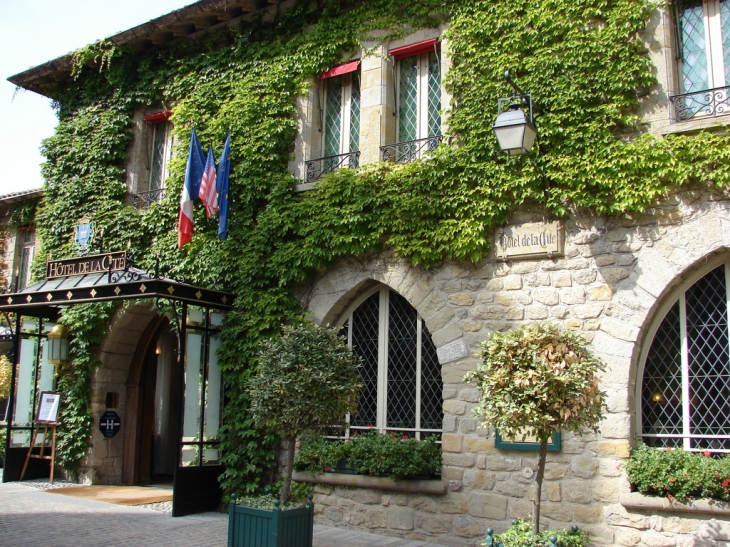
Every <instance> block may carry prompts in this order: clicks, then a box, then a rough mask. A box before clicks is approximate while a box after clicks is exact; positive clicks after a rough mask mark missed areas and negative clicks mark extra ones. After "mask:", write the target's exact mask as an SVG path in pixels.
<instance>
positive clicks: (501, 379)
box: [464, 323, 605, 534]
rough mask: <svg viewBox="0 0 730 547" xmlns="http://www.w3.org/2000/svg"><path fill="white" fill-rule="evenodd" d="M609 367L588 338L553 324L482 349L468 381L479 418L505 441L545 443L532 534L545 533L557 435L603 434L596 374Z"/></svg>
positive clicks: (501, 337) (493, 338) (499, 337)
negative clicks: (546, 484)
mask: <svg viewBox="0 0 730 547" xmlns="http://www.w3.org/2000/svg"><path fill="white" fill-rule="evenodd" d="M603 369H604V364H603V363H602V361H601V360H600V359H598V358H597V357H595V356H594V355H593V354H592V353H591V352H590V351H589V350H588V348H587V344H586V341H585V339H584V338H582V337H581V336H579V335H577V334H575V333H573V332H571V331H569V330H564V329H560V328H559V327H558V326H556V325H553V324H551V323H534V324H530V325H526V326H522V327H519V328H515V329H512V330H510V331H507V332H505V333H500V332H493V333H492V334H491V335H490V337H489V338H488V339H487V340H486V341H485V342H484V343H483V344H482V363H481V364H480V365H479V366H478V367H477V368H476V369H475V370H473V371H471V372H469V373H467V375H466V376H465V378H464V379H465V380H466V381H467V382H473V383H475V384H476V386H477V389H478V390H479V391H480V392H481V395H482V400H481V401H480V403H479V405H478V406H477V407H476V408H475V409H474V414H475V415H476V416H478V417H481V418H483V419H484V423H483V424H482V427H488V426H489V425H493V426H494V427H495V428H496V429H497V430H498V431H499V432H500V434H501V435H503V436H507V437H512V438H518V437H519V436H521V435H524V434H525V433H526V432H528V431H529V432H530V433H531V434H532V435H534V436H535V437H536V438H537V440H538V442H539V443H540V452H539V455H538V460H537V474H536V476H535V499H534V509H533V514H532V532H533V534H538V533H539V532H540V495H541V492H542V480H543V476H544V473H545V460H546V456H547V447H548V441H549V440H550V438H551V436H552V434H553V432H554V431H571V432H574V433H578V434H580V433H582V432H583V431H584V430H586V429H591V430H593V431H598V423H599V422H600V420H601V419H602V418H603V410H604V403H603V399H604V397H605V394H604V393H603V392H602V391H601V390H600V389H599V386H598V378H597V373H598V372H599V371H601V370H603Z"/></svg>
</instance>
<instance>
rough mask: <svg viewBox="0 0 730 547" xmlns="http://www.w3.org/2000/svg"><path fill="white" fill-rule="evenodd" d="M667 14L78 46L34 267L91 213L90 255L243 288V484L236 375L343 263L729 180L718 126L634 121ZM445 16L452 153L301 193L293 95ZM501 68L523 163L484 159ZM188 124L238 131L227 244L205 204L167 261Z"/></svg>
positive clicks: (251, 442)
mask: <svg viewBox="0 0 730 547" xmlns="http://www.w3.org/2000/svg"><path fill="white" fill-rule="evenodd" d="M660 8H661V6H659V5H657V4H654V3H651V2H646V1H643V0H577V1H575V0H570V1H569V0H547V1H540V2H534V1H532V2H527V1H524V2H516V3H515V2H496V1H487V0H482V1H479V0H452V1H450V2H443V1H442V0H412V1H411V2H408V3H407V4H403V3H401V2H396V1H394V0H371V1H364V2H357V1H353V0H318V1H314V0H301V1H299V2H297V3H296V5H295V7H294V8H292V9H290V10H288V11H287V12H286V13H285V14H277V15H276V16H274V17H273V18H270V19H267V20H265V21H264V20H258V19H254V20H251V21H242V22H241V23H240V25H239V26H238V27H237V28H235V29H226V30H223V31H220V32H218V33H217V34H214V35H210V36H207V37H206V38H204V39H203V40H198V41H192V40H180V41H177V42H173V43H172V44H171V45H165V46H158V47H156V48H155V49H152V50H148V51H145V52H141V53H134V52H132V51H128V50H126V49H124V48H116V47H114V46H113V45H110V44H108V43H104V42H102V43H99V44H95V45H93V46H90V47H89V48H86V49H84V50H81V51H79V52H77V54H76V73H77V74H76V79H75V80H74V81H73V82H72V83H70V84H64V85H59V87H58V88H57V89H54V90H52V91H51V92H50V93H49V94H50V95H52V96H53V98H54V100H55V101H56V102H57V104H58V114H59V119H60V125H59V127H58V129H57V132H56V135H54V136H53V137H51V138H49V139H48V140H46V141H45V143H44V146H43V152H44V154H45V156H46V158H47V162H46V164H45V166H44V177H45V180H46V187H45V189H46V193H47V194H46V195H47V198H46V200H45V201H44V203H43V205H42V206H41V208H40V209H39V211H38V215H37V218H38V227H39V234H40V240H41V243H42V253H43V254H44V255H45V256H43V258H62V257H67V256H72V255H73V254H74V252H75V251H74V248H73V243H72V240H73V227H74V225H75V224H76V223H77V222H78V219H79V218H81V217H83V216H89V217H91V218H92V219H93V221H94V222H95V223H96V226H97V229H99V231H100V233H101V234H103V235H102V237H100V238H97V240H96V241H95V243H94V244H95V245H96V246H97V248H96V249H92V251H94V250H99V246H101V245H103V248H104V249H105V250H110V249H123V248H127V246H129V248H130V249H131V251H132V253H133V256H134V259H135V261H136V263H137V264H138V265H139V266H140V267H143V268H147V269H150V270H152V269H153V268H154V261H155V258H156V257H159V260H160V273H161V274H163V275H165V276H168V277H172V278H179V279H184V280H185V281H187V282H190V283H194V284H200V285H204V286H211V287H217V288H225V289H226V290H230V291H232V292H234V293H235V294H236V303H235V306H236V308H235V311H233V312H231V313H229V315H228V319H227V324H226V327H225V330H224V333H223V339H224V347H223V350H222V355H221V356H220V357H221V363H222V364H223V368H224V370H225V371H226V373H227V374H226V382H227V394H228V397H229V403H228V405H227V409H226V412H227V416H226V425H225V426H224V428H223V430H222V434H223V443H224V444H223V446H224V453H225V456H224V458H225V464H226V465H227V468H228V471H227V474H226V479H225V482H224V486H225V487H226V488H228V489H232V488H237V489H251V488H253V487H254V486H255V483H256V480H257V478H258V471H260V470H261V469H262V468H263V467H264V466H265V465H266V464H269V463H271V457H272V451H271V450H270V449H269V446H270V445H267V444H266V443H261V442H260V441H259V439H260V437H261V434H260V433H259V432H257V431H256V430H255V429H254V427H253V425H252V424H251V423H250V422H249V421H248V420H247V418H246V416H247V413H246V412H245V409H246V408H247V405H248V402H247V401H246V396H245V392H244V391H243V389H242V386H243V382H244V381H245V380H246V378H247V377H248V374H249V372H250V369H251V364H252V362H253V359H254V356H255V352H256V348H257V347H258V344H259V342H260V340H261V339H262V337H265V336H267V335H268V334H271V333H273V332H275V331H276V330H277V329H278V327H279V325H280V324H281V322H282V321H286V320H287V318H290V317H292V316H294V315H296V314H298V313H299V312H300V308H299V304H298V302H297V301H296V300H295V299H294V298H293V297H292V295H291V294H290V293H289V291H288V287H290V286H291V285H292V284H294V283H301V282H303V281H306V280H307V279H308V278H309V277H311V276H312V275H313V274H314V273H315V272H317V271H318V270H321V269H324V268H327V267H328V266H329V265H331V264H332V263H333V262H334V261H335V260H336V259H338V258H341V257H346V256H353V255H355V256H356V255H360V254H362V253H366V252H372V251H378V250H380V249H383V248H390V249H392V250H393V251H394V252H395V253H396V254H397V255H398V256H402V257H406V258H408V259H409V260H410V261H411V262H412V263H413V264H416V265H421V266H424V267H430V266H434V265H437V264H440V263H441V262H443V261H444V260H447V259H448V260H457V261H461V260H465V261H477V260H479V259H480V258H482V257H483V256H485V254H486V253H487V252H488V250H489V243H488V241H489V234H490V233H491V231H492V229H493V228H494V227H495V226H497V225H499V224H500V223H501V222H502V221H503V219H504V218H505V216H506V215H507V214H508V213H509V211H510V210H512V209H513V208H514V207H515V206H517V205H521V204H524V203H536V204H539V205H542V206H543V207H544V208H545V210H546V211H548V212H549V214H551V215H554V216H557V217H560V216H564V215H567V214H568V213H569V212H570V211H571V210H572V209H574V208H578V207H581V208H583V207H588V208H591V209H592V210H593V211H594V212H595V213H596V214H620V213H624V212H630V211H641V210H643V209H644V208H646V207H647V206H649V205H650V204H652V203H653V202H655V201H656V200H657V199H658V198H659V197H661V196H662V195H663V194H664V193H666V192H667V190H668V189H670V188H673V187H676V186H681V185H688V184H697V183H702V184H708V185H712V186H715V187H718V188H720V189H722V190H725V189H726V188H727V187H728V184H729V183H730V146H728V137H727V136H722V135H720V134H718V133H710V132H707V133H700V134H698V135H694V136H669V137H666V138H663V139H659V138H656V137H653V136H650V135H648V134H645V129H644V128H643V126H642V125H641V120H640V118H639V115H638V113H639V107H640V97H642V96H645V95H646V94H647V93H649V92H650V91H651V90H652V89H653V87H654V86H655V85H656V82H655V77H654V75H653V67H652V66H651V63H650V60H649V57H648V56H647V50H646V47H645V44H644V41H643V40H642V38H641V33H642V31H643V30H644V28H645V25H646V21H647V20H648V18H649V16H650V14H651V13H652V11H653V10H656V9H660ZM444 22H447V23H448V25H449V30H448V33H447V38H448V40H449V51H450V55H451V60H452V65H453V66H452V69H451V70H450V72H449V73H448V74H446V75H445V85H446V87H447V89H448V91H449V92H450V93H451V95H452V96H453V103H452V105H451V108H450V110H451V112H450V115H449V121H448V123H449V131H450V134H449V135H447V138H446V139H445V143H446V144H445V145H444V146H442V147H440V148H439V149H438V150H437V151H436V152H435V153H434V154H433V155H432V156H431V157H430V158H429V159H428V160H427V161H419V162H415V163H412V164H409V165H405V166H396V165H392V164H382V163H380V164H375V165H366V166H363V167H362V168H361V169H360V170H359V171H357V172H353V171H350V170H347V169H343V170H340V171H337V172H335V173H333V174H332V175H330V176H328V177H326V178H325V179H323V180H322V181H320V182H319V183H318V184H317V185H316V187H315V188H314V189H313V190H312V191H310V192H306V193H304V194H295V193H294V192H293V191H292V189H293V187H294V185H295V184H296V183H297V182H298V181H297V180H295V179H294V178H293V177H291V176H290V175H289V174H288V173H287V160H288V159H289V155H290V150H291V147H292V143H293V142H294V138H295V135H296V130H297V126H296V107H295V101H296V98H297V96H299V95H302V94H304V93H305V92H306V91H307V89H308V86H309V85H311V81H312V80H313V79H314V78H315V77H316V76H317V75H318V74H319V73H321V72H322V71H324V70H327V69H329V68H331V67H332V66H333V65H335V64H338V63H339V62H340V61H341V60H342V58H343V56H346V55H356V54H357V53H358V51H359V49H360V43H361V42H362V41H365V40H369V41H372V40H373V39H376V40H389V39H393V38H399V37H403V36H406V35H408V34H411V33H412V32H413V31H414V30H416V29H418V28H431V27H437V26H439V25H441V24H443V23H444ZM376 30H378V31H379V32H377V33H375V32H373V31H376ZM382 30H385V31H386V32H384V33H383V32H382ZM374 37H375V38H374ZM506 69H510V70H512V71H513V74H517V76H518V81H519V84H520V86H521V87H522V88H523V89H525V90H526V91H529V92H531V93H532V94H533V97H534V100H535V101H536V104H537V108H538V110H537V117H536V121H537V125H538V128H539V132H540V137H539V142H538V145H537V147H536V148H537V150H536V153H534V154H532V155H530V156H527V157H517V158H508V157H505V156H500V155H498V151H497V146H496V141H495V139H494V137H493V134H492V131H491V124H492V123H493V121H494V119H495V117H496V113H497V112H496V104H497V101H496V99H497V98H498V97H503V96H506V95H508V94H509V93H510V89H509V88H508V86H507V84H506V83H505V81H504V79H503V76H502V75H503V74H504V71H505V70H506ZM138 107H159V108H160V109H167V108H172V109H173V112H174V114H173V117H172V122H173V123H174V126H175V129H174V131H175V134H176V138H177V142H178V143H179V150H178V153H177V155H176V156H175V157H174V158H173V160H172V163H171V165H170V177H169V178H168V180H167V187H168V190H169V191H168V198H167V199H166V200H164V201H163V202H161V203H159V204H154V205H152V206H151V207H150V208H148V209H144V210H136V209H134V208H132V207H131V206H129V205H128V201H127V188H126V186H125V183H124V180H125V179H124V164H125V154H126V151H127V149H128V147H129V145H130V143H131V141H132V139H133V138H134V135H133V126H132V114H133V112H134V110H135V108H138ZM193 127H195V128H196V130H197V132H198V135H199V136H200V138H201V142H203V143H204V145H206V144H207V143H208V142H213V143H218V146H220V143H222V142H223V140H224V139H225V135H226V134H227V132H228V131H230V132H231V141H232V146H231V150H232V154H231V161H232V172H231V189H230V193H229V199H230V201H231V213H230V221H229V237H228V239H227V240H225V241H220V240H219V239H218V238H217V223H216V222H214V221H213V220H210V221H208V220H206V219H205V215H204V213H203V210H202V208H197V209H196V212H195V230H196V233H195V236H194V238H193V241H192V243H191V244H190V245H188V246H186V247H185V248H184V249H183V250H182V251H178V250H177V248H176V226H177V213H178V196H179V195H180V192H181V188H182V181H183V177H184V170H185V160H186V155H187V153H186V152H187V146H188V143H189V136H190V132H191V130H192V128H193ZM41 262H43V260H39V261H38V263H41ZM72 313H73V315H72V316H71V315H69V316H68V317H67V318H66V319H65V320H64V321H66V322H68V323H69V325H70V326H71V327H72V330H73V332H74V335H75V336H76V339H77V340H78V342H76V346H75V347H74V363H73V365H72V366H71V367H70V368H69V369H68V372H71V371H74V372H73V373H74V374H76V375H77V377H78V378H77V382H76V383H78V382H81V381H82V380H81V379H82V378H84V377H86V376H84V375H88V374H90V372H91V371H92V370H93V369H94V367H96V366H98V362H97V361H96V360H95V359H93V357H91V353H92V352H93V350H94V349H95V347H97V345H98V340H99V333H100V332H103V329H104V326H105V324H106V321H107V320H108V318H109V317H110V314H111V310H106V309H105V310H99V309H97V308H96V307H93V306H83V307H82V306H79V307H77V308H75V309H74V311H73V312H72ZM79 371H82V373H81V374H79ZM64 382H65V383H64ZM61 385H62V386H67V387H66V389H67V390H70V392H71V393H73V397H74V398H75V399H77V400H78V404H75V405H72V406H71V407H70V409H69V411H68V412H67V415H66V416H65V420H66V424H67V428H66V429H65V431H64V436H63V440H62V442H61V444H60V446H59V448H60V452H61V455H62V458H63V459H64V461H65V465H66V466H67V467H68V468H69V469H74V466H75V465H77V462H78V461H79V460H80V459H81V458H82V457H83V455H84V454H85V452H86V450H87V449H88V441H87V440H86V438H87V437H85V435H86V433H85V432H87V431H88V430H89V429H90V427H91V426H90V423H91V422H90V420H89V418H90V410H89V406H88V404H83V398H84V396H85V392H84V389H83V386H81V387H79V386H76V387H73V386H74V385H76V384H73V385H72V382H70V381H69V379H66V380H62V384H61ZM70 424H73V425H70ZM268 440H269V441H272V440H273V439H272V438H271V437H268Z"/></svg>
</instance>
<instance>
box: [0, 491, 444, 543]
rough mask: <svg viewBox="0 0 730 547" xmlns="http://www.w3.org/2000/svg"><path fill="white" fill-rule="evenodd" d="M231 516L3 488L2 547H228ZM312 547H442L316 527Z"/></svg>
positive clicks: (0, 507) (0, 496)
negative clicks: (176, 512) (177, 513)
mask: <svg viewBox="0 0 730 547" xmlns="http://www.w3.org/2000/svg"><path fill="white" fill-rule="evenodd" d="M227 532H228V515H224V514H221V513H203V514H201V515H192V516H188V517H179V518H172V517H171V516H169V515H166V514H162V513H160V512H159V511H153V510H150V509H148V508H143V507H127V506H123V505H112V504H108V503H102V502H98V501H92V500H85V499H81V498H73V497H68V496H59V495H55V494H50V493H48V492H43V491H41V490H38V486H37V485H35V486H34V485H29V484H28V485H26V484H23V483H17V482H11V483H6V484H0V546H2V547H30V546H38V545H53V546H54V547H145V546H154V547H203V546H205V547H225V545H226V536H227ZM314 547H439V546H438V545H436V544H434V543H425V542H423V541H410V540H404V539H400V538H393V537H386V536H380V535H375V534H366V533H361V532H354V531H352V530H347V529H342V528H330V527H327V526H320V525H315V527H314Z"/></svg>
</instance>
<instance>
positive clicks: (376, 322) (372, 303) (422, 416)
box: [342, 286, 443, 438]
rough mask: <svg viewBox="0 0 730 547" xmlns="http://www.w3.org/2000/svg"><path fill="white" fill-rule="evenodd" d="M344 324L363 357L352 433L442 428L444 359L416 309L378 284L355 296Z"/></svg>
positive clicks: (423, 433)
mask: <svg viewBox="0 0 730 547" xmlns="http://www.w3.org/2000/svg"><path fill="white" fill-rule="evenodd" d="M342 329H343V333H346V335H347V340H348V343H349V344H350V345H351V347H352V348H353V351H354V352H355V353H357V354H358V355H359V356H360V357H361V359H362V366H361V369H360V373H361V376H362V381H363V388H362V390H361V392H360V398H359V401H358V410H357V413H356V414H355V415H353V416H350V434H351V433H352V432H353V431H358V430H360V431H365V430H368V429H371V428H375V429H378V430H379V431H381V432H385V431H392V432H398V433H402V434H403V433H405V434H408V435H409V436H413V437H416V438H425V437H427V436H428V435H432V434H436V435H439V434H441V431H442V424H443V403H442V398H443V393H442V392H443V381H442V378H441V365H440V364H439V361H438V357H437V355H436V347H435V345H434V343H433V340H432V339H431V335H430V333H429V332H428V329H427V328H426V325H425V324H424V322H423V320H422V319H421V317H420V316H419V315H418V312H417V311H416V309H415V308H414V307H413V306H411V305H410V304H409V303H408V301H407V300H406V299H405V298H404V297H403V296H401V295H400V294H398V293H397V292H395V291H393V290H391V289H390V288H388V287H385V286H380V287H378V288H376V289H373V290H370V291H369V292H367V293H365V294H364V295H363V296H361V297H360V298H359V299H358V300H356V301H355V303H354V304H353V305H352V306H351V307H350V309H349V310H348V311H347V313H346V314H345V316H344V318H343V320H342Z"/></svg>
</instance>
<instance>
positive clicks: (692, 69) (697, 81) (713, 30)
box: [671, 0, 730, 121]
mask: <svg viewBox="0 0 730 547" xmlns="http://www.w3.org/2000/svg"><path fill="white" fill-rule="evenodd" d="M675 10H676V12H675V19H676V23H677V33H678V40H679V52H678V53H679V54H680V55H679V57H680V75H681V76H680V78H681V91H682V95H680V96H678V97H672V98H671V99H672V104H673V106H674V110H675V116H676V119H677V121H682V120H686V119H691V118H696V117H700V116H714V115H719V114H727V113H728V107H729V106H730V105H729V104H728V86H729V85H730V0H684V1H677V2H676V3H675Z"/></svg>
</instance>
